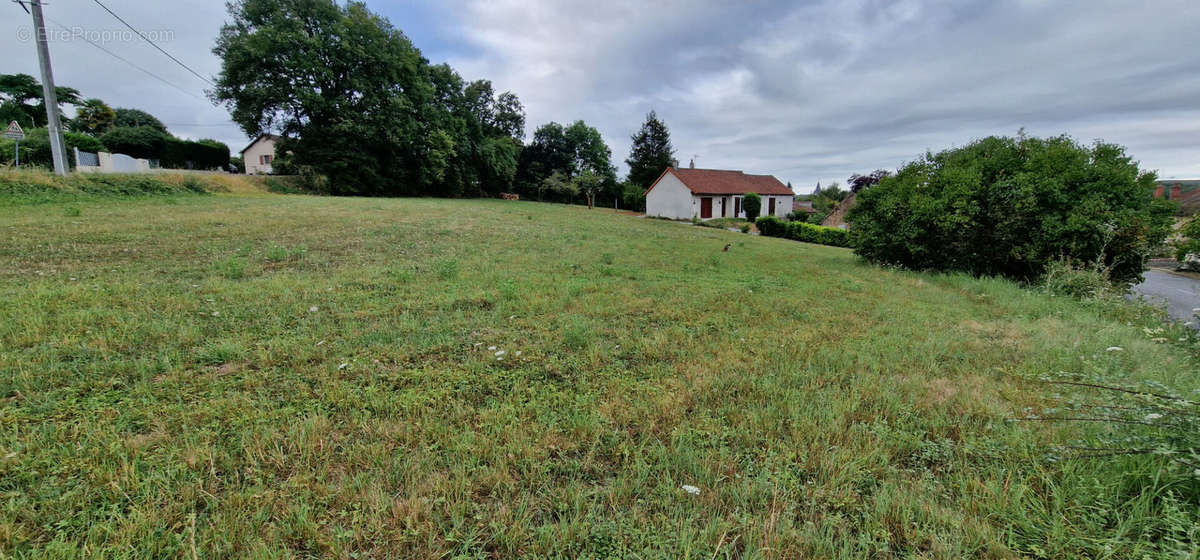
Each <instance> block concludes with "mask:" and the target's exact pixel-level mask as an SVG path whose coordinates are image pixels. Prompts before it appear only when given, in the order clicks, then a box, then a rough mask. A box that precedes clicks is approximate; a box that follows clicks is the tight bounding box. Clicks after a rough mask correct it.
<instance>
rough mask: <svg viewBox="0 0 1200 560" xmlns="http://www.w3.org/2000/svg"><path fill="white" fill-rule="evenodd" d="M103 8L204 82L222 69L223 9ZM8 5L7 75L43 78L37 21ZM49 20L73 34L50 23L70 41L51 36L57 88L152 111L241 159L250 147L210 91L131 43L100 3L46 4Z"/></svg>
mask: <svg viewBox="0 0 1200 560" xmlns="http://www.w3.org/2000/svg"><path fill="white" fill-rule="evenodd" d="M104 3H105V5H107V6H108V7H110V8H112V10H113V11H114V12H116V13H117V14H119V15H120V16H121V17H122V18H125V20H126V21H128V22H129V23H130V24H132V25H133V26H134V27H136V28H138V29H139V30H141V31H142V32H144V33H146V34H147V35H149V36H151V37H152V38H154V39H155V40H156V42H158V43H159V44H160V46H162V47H163V48H164V49H165V50H166V51H167V52H170V53H171V54H172V55H174V56H175V57H176V58H178V59H180V60H181V61H183V62H184V63H185V64H187V65H188V66H190V67H191V68H193V69H195V70H196V71H197V72H198V73H200V74H201V75H203V76H208V77H212V76H215V75H216V74H217V72H218V71H219V70H220V60H218V59H217V58H216V57H215V56H213V55H212V52H211V51H212V47H213V42H214V41H215V39H216V36H217V33H218V32H219V31H220V29H221V25H222V24H223V23H224V21H225V8H224V3H223V2H217V1H214V0H171V1H170V2H152V3H151V2H139V1H137V0H105V2H104ZM4 4H6V5H3V6H0V13H3V14H4V17H3V18H2V19H0V52H2V53H3V54H4V56H3V62H2V63H0V73H4V74H14V73H25V74H31V75H33V76H39V72H38V62H37V50H36V46H35V44H34V43H33V42H32V41H30V40H29V38H31V37H32V35H31V30H32V22H31V18H30V16H28V15H27V14H26V13H25V12H24V11H23V10H22V9H21V7H20V6H18V5H17V4H15V3H11V2H5V3H4ZM45 14H46V17H47V18H48V19H50V20H53V21H54V22H57V23H58V24H61V25H62V26H63V27H64V28H66V30H67V31H63V30H62V28H58V27H56V26H55V25H54V24H52V23H50V22H47V28H48V29H50V30H52V31H54V32H55V33H56V34H59V35H65V36H52V38H53V39H54V40H53V41H52V42H51V44H50V55H51V59H52V60H53V62H54V78H55V81H56V82H57V83H58V85H63V86H70V87H73V88H76V89H78V90H80V91H81V92H82V94H83V96H84V97H85V98H90V97H97V98H100V99H103V100H104V101H105V102H106V103H108V104H109V105H112V106H114V107H134V108H138V109H143V110H145V111H148V112H150V113H151V114H153V115H155V116H157V117H158V118H159V119H161V120H162V121H163V122H164V123H166V124H167V128H168V129H170V131H171V132H172V133H174V134H175V135H177V136H181V137H185V138H191V139H199V138H215V139H217V140H220V141H222V142H225V143H226V144H229V147H230V149H231V150H233V151H234V152H237V151H239V150H241V149H242V148H243V147H245V144H246V143H247V139H246V137H245V135H244V134H243V133H242V131H241V129H239V128H238V127H237V126H236V125H234V124H233V122H232V121H230V120H229V113H228V112H227V111H226V110H225V109H223V108H219V107H214V106H213V105H212V103H210V102H209V101H208V100H207V99H206V98H205V88H207V87H209V86H208V84H206V83H204V82H202V81H200V80H199V79H198V78H196V77H195V76H193V75H192V74H191V73H189V72H188V71H187V70H185V69H183V68H181V67H180V66H178V65H176V64H175V63H174V62H172V61H171V60H170V59H168V58H167V57H165V56H163V55H162V53H159V52H158V51H156V50H154V48H153V47H151V46H149V45H147V44H146V43H145V42H143V41H142V40H141V39H140V38H137V37H136V36H129V35H130V34H129V32H128V29H127V28H125V26H123V25H122V24H121V23H120V22H119V21H117V20H116V19H113V17H112V16H110V15H109V14H108V13H107V12H105V11H104V10H103V9H102V8H100V7H99V6H97V5H96V4H95V3H94V2H91V1H90V0H52V1H50V2H46V4H45ZM80 35H82V37H83V38H81V37H80ZM84 38H87V39H90V40H92V41H93V42H96V43H99V44H100V45H101V46H103V47H104V48H105V49H108V50H109V51H112V52H113V53H115V54H116V55H118V56H120V57H122V58H125V59H127V60H129V61H130V62H132V63H134V64H136V65H138V66H140V67H142V68H144V69H146V70H149V71H150V72H152V73H154V74H156V75H158V76H160V77H162V78H163V79H164V80H166V81H168V82H170V83H172V84H175V85H176V86H178V88H179V89H176V88H174V87H171V86H168V85H166V84H164V83H162V82H160V81H158V80H156V79H154V78H152V77H150V76H148V75H147V74H145V73H143V72H142V71H140V70H137V69H135V68H133V67H131V66H129V65H128V64H126V63H125V62H121V61H120V60H118V59H115V58H113V57H112V56H111V55H109V54H106V53H104V52H102V51H101V50H99V49H97V48H96V47H94V46H92V45H90V44H88V43H87V41H85V40H84ZM39 79H40V77H39ZM180 89H182V90H184V91H186V92H188V93H187V94H185V93H183V92H181V91H180Z"/></svg>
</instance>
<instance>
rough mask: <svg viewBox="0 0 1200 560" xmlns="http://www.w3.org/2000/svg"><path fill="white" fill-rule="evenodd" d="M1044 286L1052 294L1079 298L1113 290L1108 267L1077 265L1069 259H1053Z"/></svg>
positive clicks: (1101, 295)
mask: <svg viewBox="0 0 1200 560" xmlns="http://www.w3.org/2000/svg"><path fill="white" fill-rule="evenodd" d="M1042 287H1043V288H1044V289H1045V290H1046V291H1047V292H1049V293H1051V294H1054V295H1057V296H1067V297H1073V298H1077V299H1093V298H1099V297H1104V296H1106V295H1108V294H1110V293H1111V292H1112V282H1111V281H1110V280H1109V277H1108V270H1107V269H1105V268H1104V267H1103V266H1100V265H1096V264H1092V265H1082V266H1077V265H1076V264H1075V263H1072V262H1071V261H1070V260H1069V259H1059V260H1055V261H1051V263H1050V264H1049V265H1047V266H1046V276H1045V278H1043V280H1042Z"/></svg>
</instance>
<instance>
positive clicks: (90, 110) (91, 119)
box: [74, 99, 117, 136]
mask: <svg viewBox="0 0 1200 560" xmlns="http://www.w3.org/2000/svg"><path fill="white" fill-rule="evenodd" d="M74 122H75V129H76V130H78V131H79V132H86V133H88V134H91V135H92V136H99V135H101V134H104V133H105V132H108V131H109V130H110V129H112V128H113V126H114V125H115V124H116V122H117V112H116V111H114V110H113V109H112V107H109V106H108V104H107V103H105V102H103V101H101V100H99V99H88V100H87V101H84V102H83V104H81V105H80V106H79V109H78V111H76V113H75V121H74Z"/></svg>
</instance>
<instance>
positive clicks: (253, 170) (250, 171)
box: [242, 134, 279, 175]
mask: <svg viewBox="0 0 1200 560" xmlns="http://www.w3.org/2000/svg"><path fill="white" fill-rule="evenodd" d="M278 142H279V137H278V136H272V135H270V134H262V135H259V137H258V138H255V139H254V141H253V142H251V143H250V145H249V146H246V149H244V150H242V162H243V163H244V164H245V165H246V174H247V175H269V174H270V173H271V164H272V163H274V162H275V144H276V143H278Z"/></svg>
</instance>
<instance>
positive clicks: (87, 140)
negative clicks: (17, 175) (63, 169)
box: [0, 128, 104, 169]
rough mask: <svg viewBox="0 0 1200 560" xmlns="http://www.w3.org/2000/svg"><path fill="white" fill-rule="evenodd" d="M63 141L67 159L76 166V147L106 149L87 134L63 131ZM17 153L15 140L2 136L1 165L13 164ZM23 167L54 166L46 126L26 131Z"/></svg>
mask: <svg viewBox="0 0 1200 560" xmlns="http://www.w3.org/2000/svg"><path fill="white" fill-rule="evenodd" d="M63 142H64V143H65V144H66V145H67V161H68V162H69V164H70V166H71V167H72V168H74V167H75V165H76V163H77V162H76V161H75V148H79V149H80V150H82V151H85V152H98V151H100V150H102V149H104V145H103V144H101V143H100V141H99V140H96V139H95V138H92V137H91V136H88V135H86V134H78V133H75V132H63ZM15 155H16V152H15V149H14V145H13V141H12V140H9V139H7V138H0V165H11V164H13V157H14V156H15ZM21 166H22V167H27V166H28V167H44V168H47V169H50V168H53V167H54V156H53V155H52V154H51V152H50V134H49V133H48V132H47V131H46V129H44V128H35V129H32V130H28V131H26V132H25V140H23V141H22V142H21Z"/></svg>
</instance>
